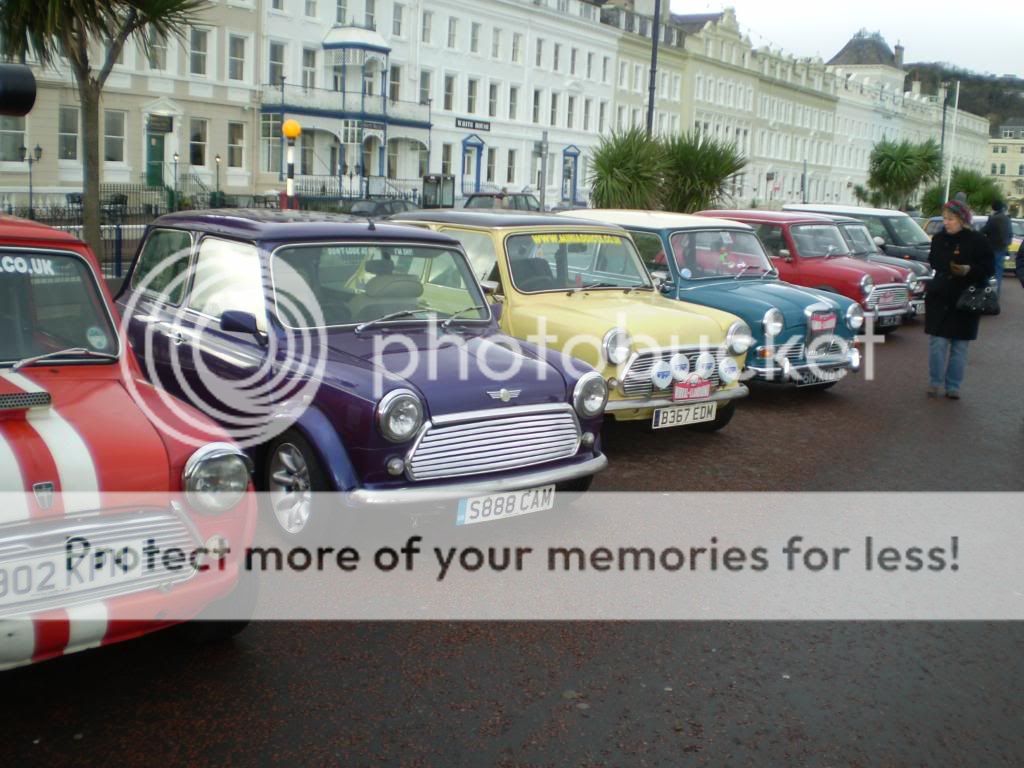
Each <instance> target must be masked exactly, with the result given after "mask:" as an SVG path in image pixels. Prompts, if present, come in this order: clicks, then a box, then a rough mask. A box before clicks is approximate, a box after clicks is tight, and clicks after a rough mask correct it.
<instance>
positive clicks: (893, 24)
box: [670, 0, 1024, 77]
mask: <svg viewBox="0 0 1024 768" xmlns="http://www.w3.org/2000/svg"><path fill="white" fill-rule="evenodd" d="M670 2H671V4H672V11H673V12H674V13H713V12H718V11H721V10H722V9H723V8H725V7H728V6H731V7H733V8H735V9H736V20H737V21H738V22H739V25H740V29H741V30H742V32H743V34H744V35H746V36H748V37H749V38H750V42H751V43H753V45H754V47H755V48H759V47H761V46H762V45H771V46H772V47H773V48H781V49H782V50H784V51H785V52H786V53H792V54H793V55H795V56H821V58H822V59H824V60H825V61H828V60H829V59H830V58H832V57H833V56H834V55H835V54H837V53H838V52H839V51H840V49H842V47H843V46H844V45H846V43H847V41H848V40H849V39H850V38H851V37H853V35H854V34H855V33H856V32H857V31H858V30H859V29H861V28H866V29H867V30H868V31H869V32H881V33H882V37H883V38H885V41H886V42H887V43H888V44H889V47H890V48H892V47H893V46H894V45H896V43H902V44H903V47H904V48H906V54H905V57H904V60H905V61H907V62H915V61H948V62H949V63H951V64H955V65H957V66H960V67H963V68H964V69H969V70H974V71H975V72H989V73H993V74H997V75H1002V74H1011V75H1017V76H1018V77H1020V76H1022V75H1024V7H1022V6H1021V5H1020V4H1019V3H1016V2H1011V1H1009V0H988V1H987V2H978V3H969V2H956V3H954V2H950V0H931V2H924V0H860V1H859V2H853V1H852V0H841V1H840V2H836V0H817V2H807V1H806V0H670ZM1014 5H1016V6H1017V8H1016V10H1015V9H1014Z"/></svg>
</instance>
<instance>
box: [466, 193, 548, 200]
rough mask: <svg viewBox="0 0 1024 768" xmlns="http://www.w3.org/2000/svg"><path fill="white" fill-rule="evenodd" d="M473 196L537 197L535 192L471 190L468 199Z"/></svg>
mask: <svg viewBox="0 0 1024 768" xmlns="http://www.w3.org/2000/svg"><path fill="white" fill-rule="evenodd" d="M471 197H536V195H535V194H533V192H470V193H469V194H467V195H466V199H469V198H471Z"/></svg>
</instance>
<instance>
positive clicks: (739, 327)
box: [725, 320, 754, 355]
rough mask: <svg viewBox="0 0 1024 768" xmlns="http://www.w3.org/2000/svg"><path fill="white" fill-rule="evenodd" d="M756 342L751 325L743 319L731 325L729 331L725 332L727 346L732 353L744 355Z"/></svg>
mask: <svg viewBox="0 0 1024 768" xmlns="http://www.w3.org/2000/svg"><path fill="white" fill-rule="evenodd" d="M753 343H754V338H753V334H751V332H750V326H749V325H747V324H746V323H744V322H743V321H742V320H740V321H737V322H735V323H733V324H732V325H730V326H729V332H728V333H727V334H725V346H726V348H727V349H728V350H729V354H730V355H743V354H746V352H747V350H748V349H750V347H751V346H752V345H753Z"/></svg>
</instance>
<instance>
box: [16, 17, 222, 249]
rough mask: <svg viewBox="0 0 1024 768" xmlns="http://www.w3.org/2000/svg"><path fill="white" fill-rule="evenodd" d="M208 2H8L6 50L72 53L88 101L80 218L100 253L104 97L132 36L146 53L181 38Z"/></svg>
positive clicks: (47, 60)
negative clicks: (155, 44)
mask: <svg viewBox="0 0 1024 768" xmlns="http://www.w3.org/2000/svg"><path fill="white" fill-rule="evenodd" d="M206 5H207V3H206V0H101V2H96V0H3V9H2V11H0V45H2V46H3V47H2V52H3V53H4V54H6V55H8V56H11V57H13V58H16V59H23V58H24V57H25V56H26V55H27V54H28V53H29V52H34V53H35V55H36V56H37V57H38V58H39V63H40V64H41V65H43V66H46V65H47V64H51V63H52V62H53V61H54V59H56V58H57V57H58V56H63V57H65V58H66V59H67V61H68V63H69V64H70V66H71V71H72V72H73V73H74V76H75V83H76V84H77V86H78V98H79V101H80V102H81V107H82V152H83V155H84V162H83V164H82V192H83V194H82V224H83V230H84V239H85V241H86V242H87V243H88V244H89V245H90V246H91V247H92V249H93V250H94V251H97V252H99V250H100V249H101V247H102V240H101V237H100V194H99V191H100V136H101V134H100V116H99V115H100V95H101V94H102V92H103V86H104V85H105V84H106V82H107V77H108V76H109V75H110V70H111V69H112V68H113V66H114V62H116V61H117V60H118V59H119V58H120V57H121V51H122V50H123V49H124V46H125V44H126V43H127V42H128V40H129V39H134V40H136V41H137V42H138V43H139V44H140V45H141V46H142V48H143V50H144V51H145V52H146V53H147V54H148V53H149V50H150V41H151V40H159V39H167V38H170V37H180V36H181V35H182V34H183V32H184V30H185V29H186V28H187V27H188V26H189V25H190V24H192V23H193V22H194V21H195V20H196V16H197V14H198V13H199V11H201V10H202V9H203V8H205V7H206Z"/></svg>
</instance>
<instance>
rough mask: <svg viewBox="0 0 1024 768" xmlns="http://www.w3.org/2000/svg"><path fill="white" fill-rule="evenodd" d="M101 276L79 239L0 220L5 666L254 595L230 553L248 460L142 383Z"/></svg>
mask: <svg viewBox="0 0 1024 768" xmlns="http://www.w3.org/2000/svg"><path fill="white" fill-rule="evenodd" d="M98 275H99V271H98V268H97V264H96V261H95V259H94V257H93V255H92V253H91V252H90V250H89V248H88V247H87V246H86V245H85V244H84V243H82V242H80V241H78V240H76V239H74V238H73V237H71V236H70V235H67V234H65V233H62V232H57V231H55V230H53V229H50V228H49V227H45V226H43V225H40V224H37V223H35V222H29V221H23V220H20V219H14V218H10V217H3V216H0V669H4V668H7V667H12V666H19V665H22V664H28V663H31V662H34V661H41V660H43V659H47V658H51V657H54V656H59V655H62V654H66V653H70V652H72V651H77V650H82V649H84V648H90V647H93V646H98V645H104V644H108V643H113V642H117V641H119V640H125V639H128V638H131V637H135V636H138V635H141V634H144V633H146V632H150V631H152V630H154V629H158V628H160V627H163V626H167V625H169V624H172V623H177V622H180V621H183V620H187V619H191V618H194V617H197V616H200V615H201V614H203V612H204V611H209V610H212V609H214V608H216V607H217V606H218V605H224V603H223V602H221V601H228V600H231V601H233V602H232V605H234V606H235V607H237V605H238V603H239V601H241V602H242V603H243V604H245V605H252V604H254V601H255V590H254V587H253V582H252V581H251V580H250V579H248V578H246V579H244V580H241V581H240V577H241V574H242V571H241V570H240V568H239V563H240V562H241V561H242V558H241V557H240V556H237V555H235V554H230V555H229V553H241V552H243V551H244V549H245V548H246V547H248V546H249V545H250V544H251V542H252V536H253V531H254V528H255V524H256V508H255V507H256V505H255V499H254V494H251V493H249V491H250V489H251V485H250V478H249V468H250V463H249V459H248V457H247V456H246V455H245V454H244V453H243V452H242V451H241V450H239V449H238V448H237V447H236V446H235V445H234V444H232V443H231V441H230V440H229V439H228V438H227V436H226V435H225V434H224V433H223V432H222V431H221V430H220V428H218V427H217V426H216V425H214V424H213V423H212V422H210V421H208V420H207V419H205V417H203V416H202V415H201V414H199V413H198V412H192V413H191V414H190V418H188V419H180V418H178V419H177V420H176V416H175V413H180V411H176V410H175V409H173V408H167V406H166V400H165V399H164V398H163V397H162V396H160V395H158V393H157V392H156V391H155V390H154V389H153V388H152V387H151V386H150V385H148V384H146V383H145V381H144V379H143V376H142V373H141V371H140V369H139V366H138V363H137V361H136V359H135V357H134V355H133V354H132V351H131V349H130V347H129V346H128V344H127V342H126V340H125V339H124V337H123V335H122V333H121V331H120V323H119V322H118V321H117V315H116V311H115V310H114V307H113V304H112V302H111V298H110V295H109V293H108V291H107V289H106V287H105V285H104V284H103V283H102V282H101V281H100V280H99V279H98ZM182 407H183V408H185V407H187V406H182ZM158 424H159V426H158ZM172 433H173V434H172ZM211 438H213V439H211ZM207 615H209V614H207ZM217 615H218V616H223V615H226V614H224V613H221V612H219V611H218V613H217ZM244 625H245V620H244V619H239V620H234V621H222V622H210V623H206V622H204V623H203V624H202V625H193V626H192V628H194V629H196V630H198V631H197V632H194V633H193V634H196V635H200V636H206V637H211V638H212V637H216V636H217V635H221V636H223V635H228V634H233V633H234V632H236V631H238V630H239V629H241V628H242V627H243V626H244Z"/></svg>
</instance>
